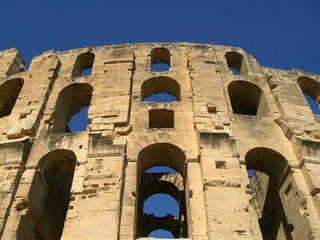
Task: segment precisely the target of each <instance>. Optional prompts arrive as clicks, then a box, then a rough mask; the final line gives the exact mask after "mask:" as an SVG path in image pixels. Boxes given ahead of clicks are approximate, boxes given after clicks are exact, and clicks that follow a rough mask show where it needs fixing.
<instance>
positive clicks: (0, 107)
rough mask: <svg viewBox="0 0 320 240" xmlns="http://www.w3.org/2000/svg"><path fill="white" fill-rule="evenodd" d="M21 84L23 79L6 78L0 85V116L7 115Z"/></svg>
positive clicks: (12, 106)
mask: <svg viewBox="0 0 320 240" xmlns="http://www.w3.org/2000/svg"><path fill="white" fill-rule="evenodd" d="M22 86H23V79H21V78H17V79H12V80H8V81H6V82H5V83H3V84H1V85H0V118H2V117H5V116H9V115H10V114H11V112H12V109H13V108H14V105H15V104H16V101H17V99H18V96H19V94H20V91H21V89H22Z"/></svg>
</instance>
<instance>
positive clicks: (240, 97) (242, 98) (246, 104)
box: [228, 81, 269, 116]
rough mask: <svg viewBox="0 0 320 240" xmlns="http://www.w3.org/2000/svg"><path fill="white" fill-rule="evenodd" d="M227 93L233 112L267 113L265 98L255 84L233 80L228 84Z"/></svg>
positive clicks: (247, 113)
mask: <svg viewBox="0 0 320 240" xmlns="http://www.w3.org/2000/svg"><path fill="white" fill-rule="evenodd" d="M228 93H229V97H230V102H231V107H232V111H233V113H234V114H244V115H252V116H268V115H269V107H268V104H267V100H266V98H265V96H264V94H263V92H262V90H261V88H260V87H258V86H257V85H255V84H253V83H250V82H246V81H233V82H231V83H230V84H229V85H228Z"/></svg>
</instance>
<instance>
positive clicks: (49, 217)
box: [33, 150, 76, 240]
mask: <svg viewBox="0 0 320 240" xmlns="http://www.w3.org/2000/svg"><path fill="white" fill-rule="evenodd" d="M75 163H76V156H75V154H74V153H73V152H72V151H69V150H54V151H52V152H50V153H48V154H46V155H44V156H43V157H42V158H41V159H40V161H39V164H38V170H39V173H40V176H41V179H42V184H39V182H37V183H35V182H33V185H36V186H37V188H38V189H36V190H34V191H37V192H38V195H37V196H42V198H41V199H38V200H39V202H38V203H37V205H38V206H41V208H39V211H40V212H39V213H38V214H37V213H36V214H34V216H37V218H36V219H35V229H34V232H35V236H36V238H37V239H48V240H58V239H60V238H61V235H62V231H63V227H64V222H65V218H66V214H67V211H68V208H69V203H70V199H71V194H70V190H71V186H72V180H73V175H74V171H75ZM34 181H39V178H35V179H34Z"/></svg>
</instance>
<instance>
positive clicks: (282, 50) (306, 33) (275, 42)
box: [0, 0, 320, 74]
mask: <svg viewBox="0 0 320 240" xmlns="http://www.w3.org/2000/svg"><path fill="white" fill-rule="evenodd" d="M319 23H320V1H319V0H291V1H290V0H269V1H262V0H243V1H236V0H220V1H214V0H207V1H201V0H199V1H190V0H184V1H180V0H171V1H169V0H163V1H151V0H136V1H126V0H122V1H121V0H105V1H103V0H91V1H79V0H78V1H75V0H55V1H48V0H42V1H39V0H38V1H36V0H28V1H26V0H1V3H0V50H2V49H7V48H12V47H15V48H17V49H18V50H19V51H20V53H21V54H22V56H23V58H24V59H25V61H26V62H27V64H29V63H30V61H31V59H32V57H34V56H36V55H40V54H42V53H43V52H44V51H47V50H51V49H55V50H57V51H63V50H68V49H74V48H80V47H87V46H92V47H94V46H102V45H109V44H115V43H137V42H177V41H182V42H197V43H213V44H218V45H230V46H237V47H241V48H243V49H244V50H245V51H246V52H247V53H248V54H251V55H253V56H254V57H255V58H256V59H257V61H258V62H259V63H260V64H261V65H263V66H268V67H274V68H280V69H292V68H298V69H300V70H303V71H307V72H311V73H315V74H320V46H319V44H320V27H319Z"/></svg>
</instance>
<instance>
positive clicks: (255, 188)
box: [245, 148, 293, 240]
mask: <svg viewBox="0 0 320 240" xmlns="http://www.w3.org/2000/svg"><path fill="white" fill-rule="evenodd" d="M245 161H246V165H247V169H248V170H255V172H254V173H253V175H252V176H251V177H250V183H251V184H250V188H251V190H252V193H253V197H254V198H253V199H254V207H255V209H256V210H257V214H258V217H259V225H260V230H261V234H262V236H263V239H266V240H267V239H288V240H290V239H292V237H291V232H292V231H293V225H292V224H290V223H288V221H287V217H286V214H285V211H284V208H283V205H282V202H283V201H281V197H283V196H280V194H279V189H280V187H281V186H282V184H283V182H284V180H285V179H286V178H287V177H288V174H289V172H290V167H289V164H288V162H287V160H286V159H285V158H284V157H283V156H282V155H281V154H279V153H278V152H276V151H274V150H272V149H269V148H255V149H252V150H250V151H249V152H248V153H247V154H246V156H245Z"/></svg>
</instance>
